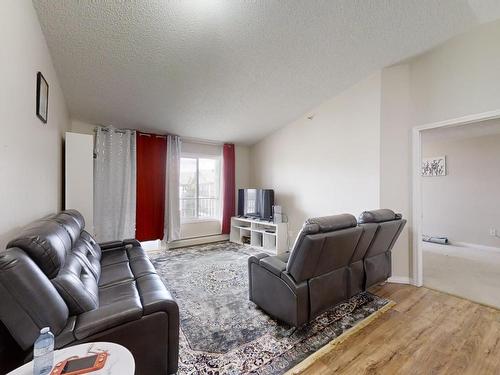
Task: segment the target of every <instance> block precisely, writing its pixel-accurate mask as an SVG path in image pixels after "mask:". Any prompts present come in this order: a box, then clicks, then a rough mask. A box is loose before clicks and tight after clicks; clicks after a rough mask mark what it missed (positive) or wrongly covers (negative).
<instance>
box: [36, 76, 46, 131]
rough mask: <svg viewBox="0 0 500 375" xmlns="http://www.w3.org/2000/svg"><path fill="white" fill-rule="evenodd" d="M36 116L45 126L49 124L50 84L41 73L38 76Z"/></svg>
mask: <svg viewBox="0 0 500 375" xmlns="http://www.w3.org/2000/svg"><path fill="white" fill-rule="evenodd" d="M36 115H37V116H38V118H39V119H40V120H42V122H43V123H44V124H46V123H47V117H48V115H49V84H48V83H47V81H46V80H45V78H44V77H43V74H42V73H40V72H38V73H37V75H36Z"/></svg>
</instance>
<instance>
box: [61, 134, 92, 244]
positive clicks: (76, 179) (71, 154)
mask: <svg viewBox="0 0 500 375" xmlns="http://www.w3.org/2000/svg"><path fill="white" fill-rule="evenodd" d="M93 155H94V137H93V136H92V135H90V134H81V133H74V132H66V135H65V183H64V187H65V195H64V205H63V206H64V209H76V210H78V211H79V212H80V213H81V214H82V215H83V217H84V219H85V229H86V230H87V232H89V233H90V234H92V235H93V234H94V158H93Z"/></svg>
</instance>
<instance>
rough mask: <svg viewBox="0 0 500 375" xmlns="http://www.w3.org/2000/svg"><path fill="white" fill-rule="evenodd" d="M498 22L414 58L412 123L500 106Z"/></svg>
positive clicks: (426, 121) (499, 26)
mask: <svg viewBox="0 0 500 375" xmlns="http://www.w3.org/2000/svg"><path fill="white" fill-rule="evenodd" d="M499 41H500V21H495V22H492V23H488V24H485V25H482V26H479V27H478V28H477V29H475V30H474V31H471V32H469V33H466V34H463V35H461V36H458V37H455V38H453V39H451V40H450V41H448V42H447V43H445V44H443V45H442V46H440V47H438V48H436V49H434V50H432V51H430V52H428V53H426V54H424V55H422V56H420V57H418V58H416V59H414V60H413V61H412V62H411V64H410V67H411V91H412V98H413V104H414V109H413V124H414V125H419V124H426V123H430V122H435V121H441V120H447V119H452V118H456V117H460V116H464V115H469V114H473V113H480V112H486V111H490V110H496V109H500V84H499V82H500V69H499V66H500V47H499Z"/></svg>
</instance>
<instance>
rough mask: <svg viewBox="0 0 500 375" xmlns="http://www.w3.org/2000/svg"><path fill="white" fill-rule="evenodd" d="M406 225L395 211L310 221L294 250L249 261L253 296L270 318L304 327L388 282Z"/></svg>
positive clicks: (259, 256)
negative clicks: (396, 244)
mask: <svg viewBox="0 0 500 375" xmlns="http://www.w3.org/2000/svg"><path fill="white" fill-rule="evenodd" d="M405 223H406V221H405V220H402V218H401V215H396V214H395V213H394V212H393V211H391V210H385V209H384V210H374V211H366V212H364V213H363V214H362V215H361V216H360V223H359V225H358V222H357V221H356V218H355V217H354V216H353V215H350V214H342V215H335V216H327V217H320V218H312V219H308V220H307V221H306V222H305V223H304V226H303V227H302V229H301V231H300V233H299V234H298V236H297V239H296V241H295V244H294V245H293V248H292V250H291V252H289V253H285V254H282V255H277V256H270V255H269V254H266V253H262V254H258V255H256V256H252V257H250V258H249V260H248V272H249V286H250V289H249V297H250V300H251V301H253V302H254V303H256V304H257V305H258V306H259V307H260V308H262V309H263V310H264V311H266V312H267V313H268V314H269V315H271V316H272V317H274V318H276V319H278V320H281V321H283V322H285V323H288V324H290V325H292V326H296V327H298V326H301V325H303V324H305V323H307V322H310V321H311V320H312V319H314V318H315V317H316V316H318V315H320V314H321V313H323V312H324V311H326V310H327V309H329V308H331V307H333V306H335V305H336V304H338V303H340V302H343V301H345V300H347V299H348V298H350V297H352V296H354V295H356V294H358V293H360V292H362V291H364V290H366V289H367V288H368V287H370V286H372V285H374V284H376V283H378V282H381V281H384V280H386V279H387V278H388V277H389V276H390V275H391V257H390V251H391V249H392V246H393V245H394V242H395V241H396V239H397V238H398V236H399V234H400V233H401V230H402V229H403V227H404V225H405Z"/></svg>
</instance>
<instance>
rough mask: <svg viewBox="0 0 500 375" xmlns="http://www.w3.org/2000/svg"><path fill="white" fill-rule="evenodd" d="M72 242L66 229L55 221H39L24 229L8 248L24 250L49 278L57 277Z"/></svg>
mask: <svg viewBox="0 0 500 375" xmlns="http://www.w3.org/2000/svg"><path fill="white" fill-rule="evenodd" d="M71 245H72V241H71V237H70V236H69V234H68V232H67V231H66V229H64V228H63V227H62V226H61V225H59V224H58V223H57V222H55V221H53V220H45V219H43V220H38V221H35V222H33V223H31V224H30V225H29V226H27V227H26V228H24V229H23V230H22V231H21V233H20V234H19V235H18V236H17V237H16V238H14V239H13V240H12V241H10V242H9V243H8V244H7V248H12V247H19V248H21V249H22V250H24V251H25V252H26V253H27V254H28V255H29V257H30V258H31V259H32V260H33V261H34V262H35V263H36V265H37V266H38V267H40V269H41V270H42V271H43V273H45V275H47V277H48V278H53V277H55V276H57V273H58V272H59V270H60V269H61V267H62V266H63V265H64V262H65V259H66V254H67V253H68V252H69V250H70V249H71Z"/></svg>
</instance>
